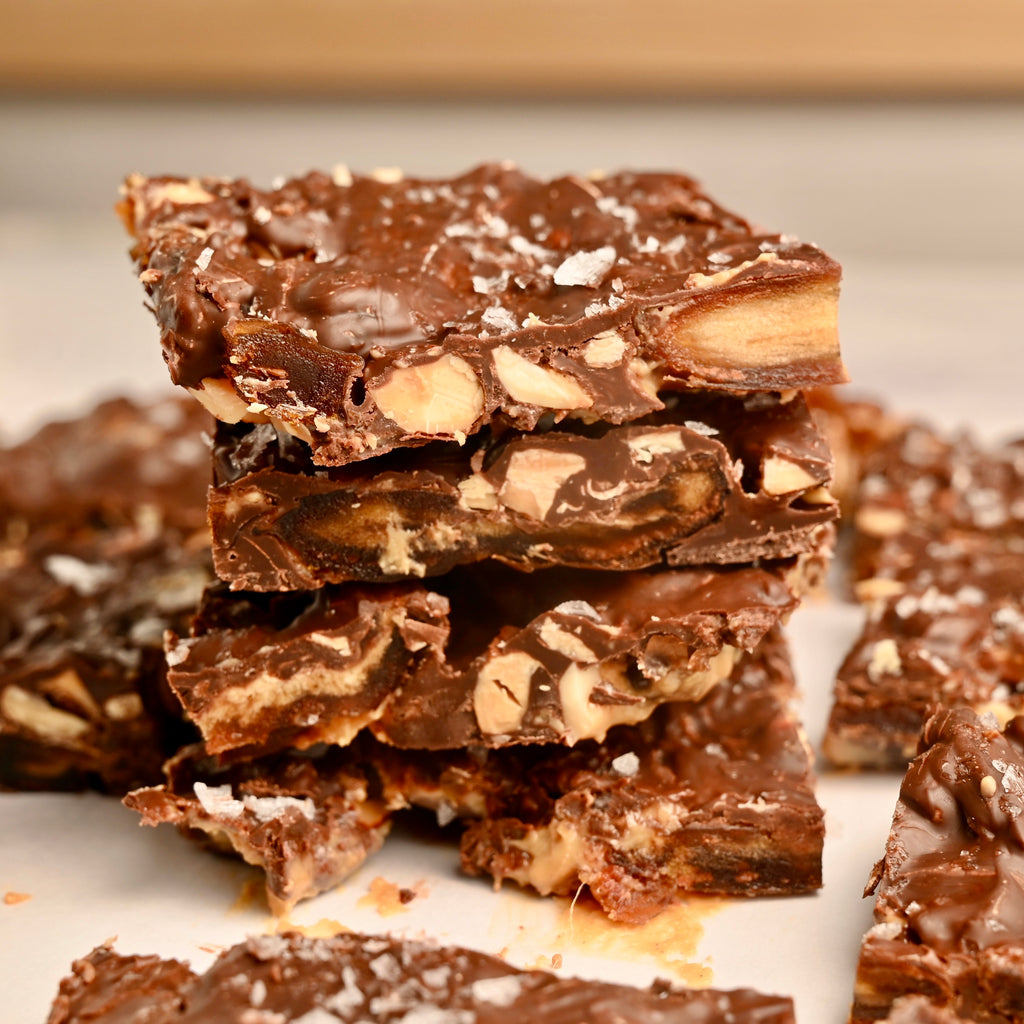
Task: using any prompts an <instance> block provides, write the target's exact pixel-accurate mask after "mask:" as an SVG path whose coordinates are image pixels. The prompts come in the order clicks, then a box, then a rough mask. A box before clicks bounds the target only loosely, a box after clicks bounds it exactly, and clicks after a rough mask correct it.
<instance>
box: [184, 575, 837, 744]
mask: <svg viewBox="0 0 1024 1024" xmlns="http://www.w3.org/2000/svg"><path fill="white" fill-rule="evenodd" d="M810 561H811V563H813V564H809V563H808V562H807V561H796V560H790V561H787V562H784V563H778V564H774V565H766V566H765V567H763V568H752V567H739V568H715V569H660V570H657V571H655V570H650V571H646V572H636V573H623V572H597V571H590V572H586V571H584V570H570V569H551V570H546V571H545V572H543V573H541V574H533V575H527V574H523V573H520V572H516V571H514V570H511V569H507V568H504V567H501V566H498V565H478V566H471V567H468V568H464V569H461V570H458V571H456V572H453V573H451V574H449V575H448V576H446V577H441V578H439V579H437V580H434V581H432V582H431V586H430V588H427V587H426V586H424V585H423V584H419V583H404V584H400V583H396V584H387V585H366V584H344V585H340V586H338V587H328V588H324V589H322V590H317V591H310V592H290V593H284V594H242V593H239V592H232V591H229V590H228V589H227V588H226V587H224V586H223V585H221V586H219V587H216V588H214V589H213V590H211V591H210V592H209V593H208V594H207V597H206V600H205V602H204V605H203V608H202V610H201V612H200V613H199V614H198V615H197V616H196V619H195V620H194V622H193V625H192V630H191V632H192V635H191V636H189V637H187V638H179V637H177V636H173V635H172V636H170V637H169V640H168V653H167V660H168V664H169V666H170V668H169V675H168V678H169V682H170V685H171V687H172V688H173V690H174V691H175V693H176V694H177V696H178V698H179V699H180V701H181V703H182V706H183V707H184V709H185V712H186V714H187V715H188V717H189V718H190V719H191V720H192V721H193V722H194V723H195V724H196V725H197V726H198V727H199V729H200V732H201V733H202V735H203V737H204V740H205V742H206V745H207V748H208V750H210V752H211V753H222V752H224V751H228V750H244V751H245V752H246V753H248V754H249V755H253V754H258V753H260V752H265V751H269V750H273V749H281V748H282V747H285V746H294V747H300V748H306V747H309V746H312V745H313V744H316V743H320V742H327V743H336V744H344V743H347V742H349V740H350V739H351V738H352V737H353V736H354V735H355V734H356V733H357V732H358V731H359V730H360V729H361V728H363V727H365V726H369V727H370V728H371V729H372V730H373V732H374V733H375V734H376V735H377V736H378V737H379V738H380V739H382V740H385V741H387V742H389V743H392V744H395V745H397V746H401V747H410V748H427V749H449V750H451V749H457V748H459V747H464V746H467V745H469V744H481V745H486V746H504V745H508V744H515V743H542V742H546V743H568V744H571V743H574V742H577V741H578V740H581V739H586V738H591V737H596V738H601V737H602V736H604V734H605V732H606V731H607V730H608V729H609V728H610V727H611V726H613V725H616V724H620V723H632V722H638V721H640V720H642V719H644V718H646V717H647V716H648V715H649V714H650V713H651V712H652V711H653V710H654V708H655V707H656V706H657V705H658V704H661V703H663V702H664V701H666V700H679V699H690V700H694V699H697V698H699V697H701V696H703V695H704V693H706V692H707V691H708V690H709V689H710V688H711V687H713V686H714V685H715V684H716V683H717V682H719V681H720V680H722V679H724V678H727V677H728V675H729V672H730V671H731V669H732V666H733V664H734V663H735V660H736V657H737V655H738V653H739V652H740V651H741V650H751V649H753V648H754V647H755V646H756V645H757V644H758V643H759V642H760V641H761V639H762V638H763V637H764V635H765V634H766V633H767V632H768V631H769V630H770V629H771V628H772V626H774V625H775V624H777V623H778V622H780V621H782V620H784V619H785V618H786V617H787V616H788V615H789V613H790V612H791V611H792V610H793V609H794V608H795V607H796V605H797V603H798V595H799V593H800V592H801V591H802V590H803V589H805V587H806V582H807V580H808V578H810V579H811V580H814V579H816V578H817V577H818V576H819V575H820V563H821V561H823V559H820V558H815V559H811V560H810Z"/></svg>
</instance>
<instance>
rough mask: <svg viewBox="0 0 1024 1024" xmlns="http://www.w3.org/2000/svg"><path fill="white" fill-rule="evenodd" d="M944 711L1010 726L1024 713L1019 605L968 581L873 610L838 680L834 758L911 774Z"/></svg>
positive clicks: (828, 749)
mask: <svg viewBox="0 0 1024 1024" xmlns="http://www.w3.org/2000/svg"><path fill="white" fill-rule="evenodd" d="M963 579H964V580H965V581H967V580H970V579H971V576H970V575H969V574H968V573H967V572H965V574H964V576H963ZM1022 579H1024V576H1018V577H1017V589H1018V590H1020V588H1021V584H1020V581H1021V580H1022ZM940 705H941V706H945V707H949V706H957V705H963V706H967V707H971V708H974V710H975V711H977V712H978V713H983V712H986V711H989V712H992V713H994V714H995V715H996V717H997V718H998V719H999V720H1000V721H1002V722H1006V721H1007V720H1008V719H1010V718H1012V717H1013V716H1014V715H1015V714H1019V713H1021V712H1022V711H1024V603H1022V601H1021V600H1020V599H1019V598H1016V597H1012V596H1003V597H998V596H997V597H992V596H989V595H988V594H986V593H985V591H984V590H982V589H981V588H980V587H978V586H976V585H973V584H971V583H969V582H964V583H963V584H962V585H960V586H957V587H956V588H955V589H952V590H940V589H939V588H938V587H936V586H934V585H932V586H928V587H924V588H922V587H920V586H919V585H914V586H911V587H908V588H907V589H906V590H904V592H903V593H902V594H900V595H897V596H893V597H889V598H885V599H884V600H879V601H877V602H874V603H873V604H872V605H870V606H869V607H868V608H867V610H866V622H865V625H864V629H863V631H862V632H861V635H860V636H859V637H858V639H857V641H856V643H855V644H854V646H853V648H852V650H851V651H850V653H849V654H848V655H847V656H846V659H845V660H844V662H843V664H842V666H841V667H840V669H839V673H838V676H837V678H836V685H835V691H834V696H833V704H832V710H831V713H830V716H829V722H828V727H827V730H826V733H825V744H824V749H825V754H826V756H827V757H828V758H829V760H830V761H831V762H832V763H833V764H836V765H840V766H852V767H862V768H882V769H900V770H903V769H904V768H905V767H906V765H907V762H908V761H909V760H910V759H911V758H912V757H913V756H914V753H915V752H916V750H917V741H918V737H919V735H920V733H921V729H922V727H923V725H924V723H925V720H926V719H927V718H928V716H929V714H930V713H931V712H932V710H934V709H935V708H936V707H938V706H940Z"/></svg>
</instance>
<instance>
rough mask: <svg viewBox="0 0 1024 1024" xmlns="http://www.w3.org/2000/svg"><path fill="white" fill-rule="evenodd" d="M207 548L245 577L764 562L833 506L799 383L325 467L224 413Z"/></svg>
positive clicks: (378, 576)
mask: <svg viewBox="0 0 1024 1024" xmlns="http://www.w3.org/2000/svg"><path fill="white" fill-rule="evenodd" d="M214 457H215V468H216V480H215V486H214V488H213V490H212V491H211V492H210V522H211V527H212V532H213V552H214V564H215V567H216V570H217V573H218V575H220V576H221V578H223V579H226V580H228V581H230V582H231V584H232V586H233V587H235V588H238V589H248V590H287V589H298V588H311V587H318V586H322V585H323V584H324V583H325V582H332V583H337V582H343V581H346V580H366V581H380V580H394V579H399V578H402V577H405V576H410V575H412V576H437V575H440V574H442V573H444V572H447V571H449V570H450V569H452V568H453V567H454V566H456V565H459V564H466V563H469V562H475V561H479V560H483V559H488V558H494V559H498V560H500V561H502V562H506V563H508V564H511V565H516V566H519V567H521V568H524V569H536V568H544V567H546V566H551V565H568V566H576V567H581V568H588V567H591V566H594V565H601V566H603V567H605V568H609V569H617V570H629V569H640V568H645V567H647V566H651V565H656V564H659V563H668V564H673V565H679V564H701V563H719V564H722V563H730V562H754V561H756V560H757V559H760V558H785V557H789V556H791V555H795V554H798V553H800V552H801V551H807V550H813V549H814V548H815V547H816V546H817V545H818V543H819V538H820V535H821V533H822V528H823V527H824V526H825V524H828V523H830V522H832V521H833V520H834V519H835V518H836V516H837V515H838V506H837V504H836V503H835V501H834V500H833V499H832V497H831V495H830V494H829V493H828V485H829V482H830V478H831V465H832V461H831V457H830V455H829V452H828V449H827V447H826V446H825V443H824V440H823V438H822V437H821V436H820V435H819V434H818V433H817V431H816V430H815V428H814V425H813V422H812V421H811V419H810V416H809V414H808V411H807V408H806V406H805V404H804V402H803V400H802V399H801V398H800V397H799V396H796V397H790V398H789V400H788V401H783V400H781V399H779V398H778V397H777V396H774V395H758V396H755V397H751V398H748V399H746V400H744V399H742V398H737V397H732V396H725V395H719V396H715V395H708V394H706V393H705V394H686V395H683V394H680V395H677V396H674V397H673V398H671V399H670V400H669V408H668V409H666V410H665V411H664V412H662V413H659V414H656V415H654V416H651V417H647V418H645V419H644V420H641V421H638V422H636V423H633V424H629V425H625V426H618V427H615V426H609V425H607V424H602V425H598V424H595V425H592V426H590V427H584V426H583V425H581V424H577V425H575V426H573V427H570V426H569V425H568V424H563V425H562V426H561V427H560V428H553V429H549V430H546V431H540V432H535V433H533V434H523V433H519V432H511V433H503V434H492V433H490V432H481V433H480V434H477V435H475V437H474V438H472V439H470V441H469V442H468V443H467V444H466V445H464V446H458V445H455V444H441V443H436V444H435V445H433V446H430V447H427V448H423V449H420V450H419V451H417V452H415V453H414V455H412V456H410V455H409V454H408V453H407V452H395V453H392V454H391V455H385V456H381V457H379V458H376V459H373V460H371V461H369V462H365V463H357V464H354V465H349V466H345V467H337V468H332V469H328V468H318V467H316V466H315V465H314V464H313V462H312V460H311V458H310V455H309V449H308V446H307V445H305V444H304V443H303V442H301V441H298V440H297V439H295V438H293V437H291V436H290V435H287V434H284V435H282V434H281V433H279V432H278V431H276V430H275V429H274V428H273V427H272V426H271V425H270V424H261V425H255V426H254V425H247V424H239V425H236V426H233V427H230V426H226V425H223V424H222V425H221V426H220V427H219V429H218V432H217V440H216V444H215V447H214Z"/></svg>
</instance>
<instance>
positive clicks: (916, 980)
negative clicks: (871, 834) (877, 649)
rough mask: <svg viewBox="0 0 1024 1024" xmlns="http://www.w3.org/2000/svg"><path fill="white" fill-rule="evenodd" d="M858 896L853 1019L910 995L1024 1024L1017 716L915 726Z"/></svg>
mask: <svg viewBox="0 0 1024 1024" xmlns="http://www.w3.org/2000/svg"><path fill="white" fill-rule="evenodd" d="M920 751H921V752H920V753H919V755H918V756H917V757H916V758H915V759H914V761H913V762H912V763H911V765H910V767H909V769H908V770H907V774H906V777H905V778H904V781H903V785H902V787H901V790H900V798H899V802H898V803H897V805H896V811H895V813H894V815H893V822H892V830H891V833H890V836H889V839H888V841H887V843H886V850H885V856H884V857H883V859H882V860H881V861H880V862H879V864H878V865H877V866H876V868H875V870H874V872H873V874H872V878H871V881H870V882H869V885H868V889H867V890H866V893H865V895H867V894H868V893H871V892H874V893H876V902H875V922H876V923H875V925H874V927H873V928H871V930H870V931H869V932H868V933H867V935H866V936H865V938H864V941H863V945H862V947H861V953H860V960H859V963H858V968H857V981H856V987H855V993H854V1005H853V1010H852V1014H851V1020H852V1021H853V1022H855V1024H860V1022H866V1021H873V1020H877V1019H879V1018H882V1017H884V1016H885V1014H886V1013H887V1012H888V1010H889V1008H890V1006H891V1005H892V1004H893V1002H894V1001H895V1000H897V999H898V998H900V997H902V996H906V995H910V994H917V995H920V996H923V997H925V998H926V999H927V1000H928V1001H929V1002H930V1003H932V1004H933V1005H934V1006H936V1007H939V1008H943V1009H946V1010H948V1011H949V1012H951V1013H955V1014H959V1015H960V1016H963V1017H965V1018H967V1019H969V1020H972V1021H979V1022H983V1024H997V1022H998V1024H1008V1022H1014V1024H1017V1022H1020V1021H1022V1020H1024V926H1022V922H1024V890H1022V887H1021V882H1020V879H1021V877H1022V874H1024V840H1022V834H1021V825H1020V823H1021V821H1022V820H1024V818H1022V815H1024V784H1022V779H1024V718H1020V717H1017V718H1014V719H1012V720H1011V721H1010V722H1009V723H1008V724H1007V726H1006V729H1005V731H1004V732H1000V731H999V729H998V727H997V726H996V724H995V721H994V719H985V718H979V717H978V716H977V715H976V714H975V713H974V712H973V711H971V710H969V709H966V708H956V709H944V710H942V711H940V712H938V713H937V714H935V715H934V716H933V717H932V718H931V719H930V720H929V721H928V723H927V725H926V726H925V729H924V732H923V734H922V738H921V746H920Z"/></svg>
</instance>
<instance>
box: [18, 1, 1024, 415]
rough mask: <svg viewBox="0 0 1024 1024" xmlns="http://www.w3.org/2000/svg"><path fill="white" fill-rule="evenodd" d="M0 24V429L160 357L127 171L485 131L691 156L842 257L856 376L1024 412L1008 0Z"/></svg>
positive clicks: (336, 10) (473, 151)
mask: <svg viewBox="0 0 1024 1024" xmlns="http://www.w3.org/2000/svg"><path fill="white" fill-rule="evenodd" d="M0 25H2V26H3V31H2V32H0V140H2V145H0V310H2V316H0V435H2V434H3V433H7V434H11V433H20V432H23V431H24V430H25V429H27V427H28V426H29V425H31V424H33V423H37V422H39V420H40V419H42V418H45V417H46V416H52V415H57V414H61V413H64V412H65V411H68V410H71V409H74V408H80V407H82V406H83V405H86V404H88V403H89V402H91V401H92V400H93V399H94V398H95V397H96V396H97V395H98V394H106V393H110V392H114V391H118V390H125V389H132V390H140V389H143V388H151V387H155V386H162V385H164V384H165V381H166V375H165V372H164V369H163V366H162V364H161V360H160V355H159V346H158V344H157V339H156V331H155V327H154V325H153V323H152V321H151V318H150V317H149V316H148V314H147V313H146V311H145V310H144V309H143V308H142V294H141V290H140V289H139V287H138V284H137V282H136V281H135V280H134V277H133V274H132V271H131V267H130V264H129V261H128V259H127V255H126V249H127V241H126V239H125V237H124V236H123V233H122V231H121V228H120V226H119V224H118V222H117V219H116V217H115V216H114V214H113V212H112V207H113V204H114V202H115V201H116V198H117V188H118V184H119V182H120V181H121V179H122V178H123V177H124V175H125V174H127V173H128V172H130V171H133V170H140V171H143V172H148V173H162V172H173V173H182V174H215V175H229V176H234V175H242V176H247V177H250V178H253V179H255V180H256V181H257V182H258V183H261V184H269V183H270V182H271V181H272V180H273V179H274V178H275V177H277V176H279V175H288V174H292V173H298V172H302V171H305V170H307V169H309V168H311V167H318V166H319V167H324V166H326V167H329V166H332V165H333V164H335V163H337V162H345V163H348V164H349V165H350V166H351V167H353V168H355V169H357V170H369V169H371V168H373V167H377V166H395V165H397V166H400V167H402V168H405V169H406V170H407V171H408V172H409V173H413V174H425V175H433V174H439V175H446V174H452V173H456V172H458V171H461V170H463V169H465V168H466V167H467V166H470V165H472V164H474V163H477V162H480V161H483V160H489V159H499V158H511V159H514V160H516V161H518V162H519V163H520V164H522V165H523V166H524V167H525V168H526V169H527V170H529V171H531V172H534V173H537V174H559V173H563V172H566V171H587V170H590V169H593V168H605V169H615V168H619V167H624V166H634V167H648V168H651V167H653V168H677V169H682V170H686V171H689V172H690V173H693V174H695V175H696V176H697V177H699V178H701V179H702V180H703V181H704V182H705V183H706V184H707V186H708V188H709V189H710V190H711V191H712V193H713V194H715V195H716V196H717V197H719V198H720V199H721V200H722V201H723V202H725V203H726V204H728V205H730V206H732V207H733V208H735V209H737V210H739V211H741V212H743V213H744V214H746V215H748V216H750V217H751V218H753V219H755V220H757V221H759V222H760V223H762V224H764V225H766V226H769V227H771V228H774V229H777V230H783V231H788V232H790V233H793V234H797V235H800V236H801V237H803V238H805V239H808V240H810V241H814V242H817V243H819V244H820V245H822V246H823V247H824V248H826V249H827V250H828V251H830V252H831V253H832V254H834V255H835V256H836V257H837V258H838V259H840V260H841V261H842V263H843V265H844V268H845V270H844V292H843V300H842V305H841V317H842V320H841V328H842V332H843V343H844V350H845V353H846V358H847V362H848V365H849V368H850V371H851V374H852V376H853V377H854V380H855V381H856V382H857V383H858V384H859V385H860V386H861V388H862V390H868V391H872V392H875V393H878V394H882V395H884V396H891V399H892V401H893V402H894V403H897V404H902V405H904V406H906V407H908V408H910V409H914V410H922V411H925V412H930V413H933V414H934V415H938V416H941V417H942V418H943V419H945V420H947V421H949V422H953V423H959V422H965V421H968V420H969V421H971V422H972V423H974V424H975V425H976V426H978V428H979V429H982V430H985V431H1005V430H1009V429H1014V428H1018V427H1019V425H1020V423H1021V421H1022V419H1024V417H1022V416H1021V414H1020V412H1019V396H1018V393H1019V391H1020V385H1021V377H1022V375H1024V370H1021V369H1020V368H1019V365H1018V364H1019V363H1020V362H1021V360H1020V358H1019V356H1018V351H1019V349H1020V347H1021V344H1022V342H1024V288H1022V287H1021V285H1020V281H1021V280H1024V245H1022V244H1021V239H1022V238H1024V203H1022V200H1021V182H1022V181H1024V0H973V2H971V3H965V2H963V0H958V2H951V0H891V2H888V3H878V2H873V0H872V2H869V0H864V2H860V3H848V2H845V0H818V2H811V0H772V2H771V3H769V2H767V0H730V2H729V3H718V4H711V3H707V2H705V3H700V4H698V3H693V2H669V0H607V2H601V0H520V2H509V0H505V2H487V0H480V2H469V0H432V2H429V3H428V2H421V0H363V2H340V0H291V2H289V3H281V2H279V0H278V2H275V3H270V2H269V0H247V2H240V0H206V2H203V3H199V2H198V0H176V2H175V3H174V4H139V3H137V2H133V3H128V2H127V0H35V2H33V3H25V2H15V0H0ZM979 395H984V401H982V402H979V401H978V396H979Z"/></svg>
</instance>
